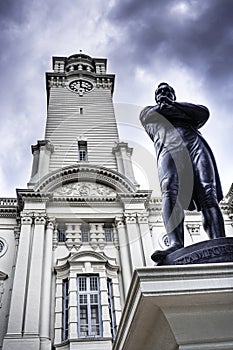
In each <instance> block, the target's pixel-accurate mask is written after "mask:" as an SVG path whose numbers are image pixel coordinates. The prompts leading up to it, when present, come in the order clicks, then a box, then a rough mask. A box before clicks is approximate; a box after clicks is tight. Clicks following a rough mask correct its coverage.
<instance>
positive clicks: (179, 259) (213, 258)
mask: <svg viewBox="0 0 233 350" xmlns="http://www.w3.org/2000/svg"><path fill="white" fill-rule="evenodd" d="M222 262H233V237H225V238H216V239H210V240H208V241H204V242H199V243H196V244H192V245H190V246H188V247H185V248H181V249H178V250H176V251H175V252H173V253H171V254H169V255H167V256H166V257H165V258H164V259H163V260H162V261H161V262H159V263H158V265H160V266H162V265H187V264H209V263H222Z"/></svg>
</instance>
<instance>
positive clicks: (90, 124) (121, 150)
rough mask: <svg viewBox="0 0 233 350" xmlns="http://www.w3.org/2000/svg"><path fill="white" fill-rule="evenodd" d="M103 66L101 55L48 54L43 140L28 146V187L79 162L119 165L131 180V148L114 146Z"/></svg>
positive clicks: (108, 79)
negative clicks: (30, 164)
mask: <svg viewBox="0 0 233 350" xmlns="http://www.w3.org/2000/svg"><path fill="white" fill-rule="evenodd" d="M106 69H107V60H106V59H104V58H91V57H90V56H87V55H85V54H83V53H79V54H75V55H72V56H70V57H68V58H67V57H53V72H49V73H46V88H47V105H48V116H47V122H46V130H45V140H43V141H38V143H37V145H34V146H32V153H33V167H32V176H31V179H30V182H29V187H30V188H33V186H34V185H35V183H37V182H38V181H39V180H40V179H41V178H42V177H43V176H44V175H46V174H48V173H49V172H52V171H56V170H57V169H59V168H61V167H66V166H70V165H72V164H74V163H76V164H78V163H80V162H86V163H88V164H95V165H101V166H104V167H106V168H109V169H112V170H118V169H120V171H121V172H122V173H123V174H124V175H126V176H128V177H130V178H131V180H132V181H133V182H134V183H135V184H136V182H135V179H134V174H133V169H132V164H131V153H132V150H131V149H130V148H129V147H128V146H127V145H126V144H124V143H121V144H120V146H119V145H118V147H116V146H117V144H118V143H119V137H118V130H117V125H116V119H115V114H114V108H113V102H112V94H113V90H114V79H115V75H113V74H108V73H106Z"/></svg>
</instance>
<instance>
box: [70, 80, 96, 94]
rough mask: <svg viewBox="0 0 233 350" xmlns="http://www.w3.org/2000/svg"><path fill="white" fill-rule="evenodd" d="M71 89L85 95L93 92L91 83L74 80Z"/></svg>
mask: <svg viewBox="0 0 233 350" xmlns="http://www.w3.org/2000/svg"><path fill="white" fill-rule="evenodd" d="M69 88H70V89H71V90H72V91H74V92H77V93H83V92H88V91H91V90H92V89H93V85H92V83H90V82H89V81H86V80H81V79H79V80H73V81H72V82H71V83H70V84H69Z"/></svg>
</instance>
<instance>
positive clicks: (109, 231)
mask: <svg viewBox="0 0 233 350" xmlns="http://www.w3.org/2000/svg"><path fill="white" fill-rule="evenodd" d="M104 236H105V241H106V242H113V226H112V224H110V223H109V224H108V223H106V224H104Z"/></svg>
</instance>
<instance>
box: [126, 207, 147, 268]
mask: <svg viewBox="0 0 233 350" xmlns="http://www.w3.org/2000/svg"><path fill="white" fill-rule="evenodd" d="M125 221H126V227H127V234H128V242H129V249H130V257H131V262H132V270H134V269H136V268H139V267H142V266H145V260H144V257H143V251H142V245H141V237H140V233H139V227H138V225H137V220H136V213H125Z"/></svg>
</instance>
